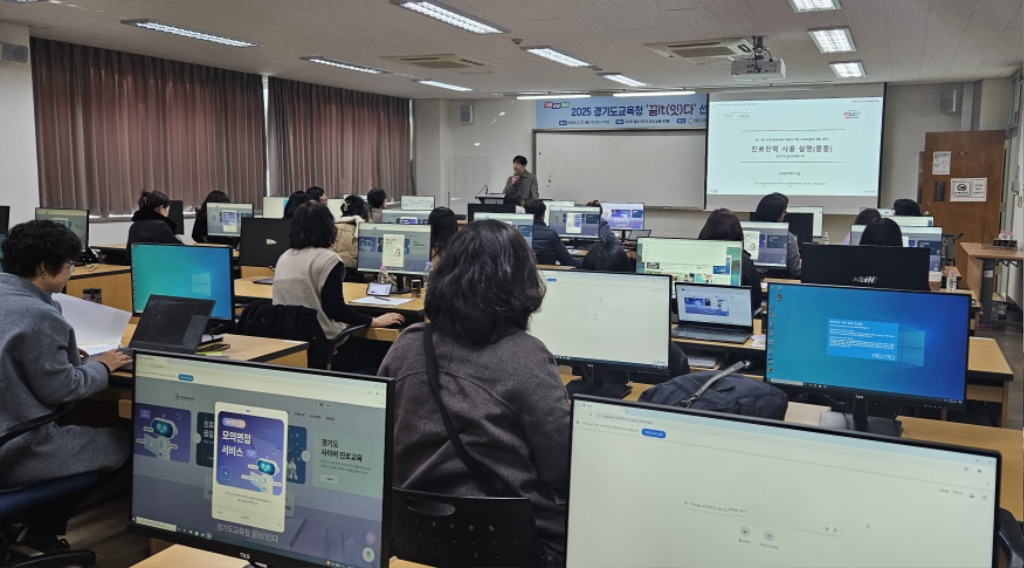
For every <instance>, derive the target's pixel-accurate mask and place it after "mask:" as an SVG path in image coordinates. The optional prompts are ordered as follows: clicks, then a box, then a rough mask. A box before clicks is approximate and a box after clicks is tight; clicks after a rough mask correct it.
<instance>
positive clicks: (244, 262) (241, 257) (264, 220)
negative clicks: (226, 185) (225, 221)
mask: <svg viewBox="0 0 1024 568" xmlns="http://www.w3.org/2000/svg"><path fill="white" fill-rule="evenodd" d="M253 220H256V221H253ZM246 221H249V222H248V223H246ZM254 222H255V223H257V224H259V225H271V224H273V225H280V226H283V227H284V228H285V229H289V230H290V227H291V220H290V219H278V218H276V217H246V218H244V219H242V235H243V236H241V237H238V266H260V267H269V268H274V267H276V266H277V260H279V259H280V255H278V258H277V259H275V260H274V262H273V263H271V264H256V263H253V262H250V261H249V258H248V257H247V255H246V254H245V251H246V250H250V249H249V248H248V247H246V246H245V242H244V240H243V239H244V235H245V226H246V225H247V224H248V225H250V226H253V223H254ZM284 235H285V240H284V243H285V247H284V250H282V251H281V254H284V252H285V251H286V250H288V248H290V247H289V246H288V230H286V231H284ZM248 256H252V254H251V253H250V254H249V255H248Z"/></svg>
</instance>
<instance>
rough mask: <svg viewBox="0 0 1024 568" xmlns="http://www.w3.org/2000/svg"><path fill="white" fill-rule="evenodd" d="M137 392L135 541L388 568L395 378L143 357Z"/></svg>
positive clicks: (282, 561) (283, 562) (268, 559)
mask: <svg viewBox="0 0 1024 568" xmlns="http://www.w3.org/2000/svg"><path fill="white" fill-rule="evenodd" d="M133 386H134V399H133V400H132V426H133V431H134V435H133V436H132V439H133V440H132V454H133V459H132V466H131V468H132V484H131V485H132V494H131V495H132V496H131V519H130V527H131V528H132V530H133V531H134V532H139V533H142V534H145V535H148V536H151V537H153V538H158V539H160V540H165V541H170V542H175V543H180V544H184V545H187V546H191V547H195V548H201V549H206V550H211V551H213V552H219V553H222V554H228V555H233V556H238V557H240V558H243V559H245V560H248V561H251V562H252V563H253V565H255V563H256V562H260V563H266V564H267V565H271V566H297V565H301V566H364V567H367V568H371V567H378V568H379V567H382V566H383V567H386V566H387V564H388V559H389V557H390V554H389V550H388V535H389V531H388V525H389V510H388V505H389V504H390V499H389V493H390V491H391V477H390V474H391V436H392V424H393V419H392V415H393V388H392V382H391V379H387V378H379V377H369V376H361V375H353V374H342V373H337V372H331V371H320V370H313V369H300V368H296V367H279V366H271V365H261V364H255V363H242V362H237V361H227V360H223V359H219V360H215V359H212V358H202V357H194V356H189V355H171V354H167V353H154V352H149V351H139V352H138V353H136V355H135V379H134V381H133ZM261 565H262V564H261ZM239 566H240V567H241V566H242V564H241V563H240V564H239Z"/></svg>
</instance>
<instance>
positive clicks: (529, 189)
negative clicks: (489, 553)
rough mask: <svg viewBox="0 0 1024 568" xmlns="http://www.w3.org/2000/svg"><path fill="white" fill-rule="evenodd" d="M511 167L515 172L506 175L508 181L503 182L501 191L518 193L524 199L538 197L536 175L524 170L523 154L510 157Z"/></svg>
mask: <svg viewBox="0 0 1024 568" xmlns="http://www.w3.org/2000/svg"><path fill="white" fill-rule="evenodd" d="M512 169H513V170H514V172H515V173H513V174H512V175H511V176H509V177H508V181H506V182H505V190H504V191H503V192H502V193H518V194H519V196H520V197H522V198H523V200H524V201H525V200H527V199H537V198H538V197H540V190H539V189H538V187H537V176H535V175H533V174H531V173H530V172H529V171H527V170H526V158H524V157H523V156H516V157H515V158H512Z"/></svg>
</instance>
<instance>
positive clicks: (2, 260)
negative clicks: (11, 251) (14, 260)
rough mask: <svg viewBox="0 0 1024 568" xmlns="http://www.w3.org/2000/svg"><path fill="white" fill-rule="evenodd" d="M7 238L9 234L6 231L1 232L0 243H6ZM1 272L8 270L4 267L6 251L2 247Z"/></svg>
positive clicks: (0, 257) (0, 252)
mask: <svg viewBox="0 0 1024 568" xmlns="http://www.w3.org/2000/svg"><path fill="white" fill-rule="evenodd" d="M6 238H7V235H6V234H5V233H0V245H3V244H4V239H6ZM0 272H7V269H6V268H4V251H3V249H0Z"/></svg>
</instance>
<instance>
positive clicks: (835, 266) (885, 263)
mask: <svg viewBox="0 0 1024 568" xmlns="http://www.w3.org/2000/svg"><path fill="white" fill-rule="evenodd" d="M800 255H801V256H802V257H803V265H802V270H801V273H800V280H801V281H802V282H806V283H810V284H837V285H841V286H864V287H869V288H895V289H899V290H928V265H929V264H930V256H931V253H930V251H929V250H928V249H923V248H901V247H875V246H844V245H813V244H808V245H805V246H804V247H803V248H802V249H801V251H800Z"/></svg>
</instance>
